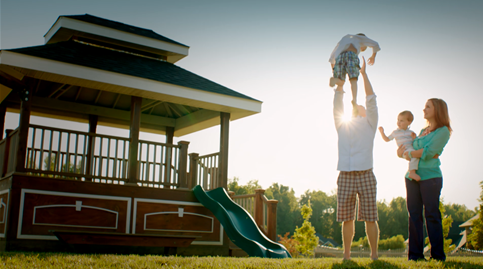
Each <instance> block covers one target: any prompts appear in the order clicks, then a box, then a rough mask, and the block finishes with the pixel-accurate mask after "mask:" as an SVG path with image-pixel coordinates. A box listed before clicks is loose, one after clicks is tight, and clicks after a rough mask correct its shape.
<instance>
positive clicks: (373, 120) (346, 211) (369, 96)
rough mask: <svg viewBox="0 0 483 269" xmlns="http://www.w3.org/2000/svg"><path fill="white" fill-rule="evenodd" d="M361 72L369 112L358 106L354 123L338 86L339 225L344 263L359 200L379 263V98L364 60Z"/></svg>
mask: <svg viewBox="0 0 483 269" xmlns="http://www.w3.org/2000/svg"><path fill="white" fill-rule="evenodd" d="M360 72H361V75H362V78H363V80H364V88H365V92H366V107H367V110H366V109H365V108H364V107H363V106H354V108H353V109H354V111H355V115H357V116H353V117H352V119H351V120H350V121H344V120H343V119H344V117H343V116H344V106H343V103H342V100H343V96H344V91H343V82H341V83H339V84H337V88H336V90H335V95H334V121H335V128H336V129H337V134H338V137H339V144H338V146H339V162H338V165H337V170H339V171H340V173H339V178H338V179H337V221H339V222H342V242H343V245H344V260H349V259H350V255H351V253H350V249H351V244H352V240H353V238H354V228H355V226H354V220H355V205H356V199H358V200H359V203H358V204H359V208H358V216H357V220H359V221H365V224H366V234H367V238H368V240H369V245H370V247H371V259H373V260H377V258H378V254H377V241H378V239H379V227H378V225H377V220H378V217H377V202H376V184H377V182H376V177H375V176H374V173H373V172H372V166H373V158H372V155H373V154H372V151H373V148H374V137H375V135H376V130H377V120H378V112H377V103H376V96H375V95H374V91H373V89H372V85H371V83H370V81H369V78H368V77H367V74H366V60H365V59H364V58H363V65H362V67H361V70H360ZM353 115H354V113H353Z"/></svg>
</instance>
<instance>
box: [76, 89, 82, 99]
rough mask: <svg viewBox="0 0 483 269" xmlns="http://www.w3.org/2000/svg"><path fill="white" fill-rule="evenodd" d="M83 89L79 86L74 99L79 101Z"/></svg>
mask: <svg viewBox="0 0 483 269" xmlns="http://www.w3.org/2000/svg"><path fill="white" fill-rule="evenodd" d="M81 91H82V87H79V89H78V90H77V94H76V95H75V99H74V101H77V99H79V95H80V93H81Z"/></svg>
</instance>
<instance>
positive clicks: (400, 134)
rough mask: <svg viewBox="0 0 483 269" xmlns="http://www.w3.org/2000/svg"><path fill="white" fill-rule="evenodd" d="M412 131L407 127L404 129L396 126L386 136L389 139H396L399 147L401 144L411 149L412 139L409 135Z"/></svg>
mask: <svg viewBox="0 0 483 269" xmlns="http://www.w3.org/2000/svg"><path fill="white" fill-rule="evenodd" d="M412 133H413V131H411V130H409V128H407V129H406V130H403V129H399V128H397V129H396V130H394V131H393V132H392V133H391V134H390V135H389V136H388V137H387V138H389V140H393V139H396V144H397V146H398V147H400V146H401V145H405V146H406V150H407V149H408V147H410V148H411V149H412V148H413V140H414V139H413V137H412V136H411V134H412Z"/></svg>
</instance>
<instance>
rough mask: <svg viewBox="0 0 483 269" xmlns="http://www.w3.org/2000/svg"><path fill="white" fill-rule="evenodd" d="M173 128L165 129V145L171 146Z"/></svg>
mask: <svg viewBox="0 0 483 269" xmlns="http://www.w3.org/2000/svg"><path fill="white" fill-rule="evenodd" d="M173 137H174V127H166V144H173Z"/></svg>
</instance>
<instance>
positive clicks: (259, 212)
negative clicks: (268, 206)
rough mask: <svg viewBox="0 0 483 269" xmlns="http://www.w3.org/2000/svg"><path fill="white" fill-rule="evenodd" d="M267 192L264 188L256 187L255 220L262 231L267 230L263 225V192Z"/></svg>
mask: <svg viewBox="0 0 483 269" xmlns="http://www.w3.org/2000/svg"><path fill="white" fill-rule="evenodd" d="M264 193H265V190H264V189H256V190H255V214H254V215H255V216H254V218H255V222H256V223H257V225H258V227H260V229H261V230H262V231H264V230H265V227H264V225H263V194H264Z"/></svg>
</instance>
